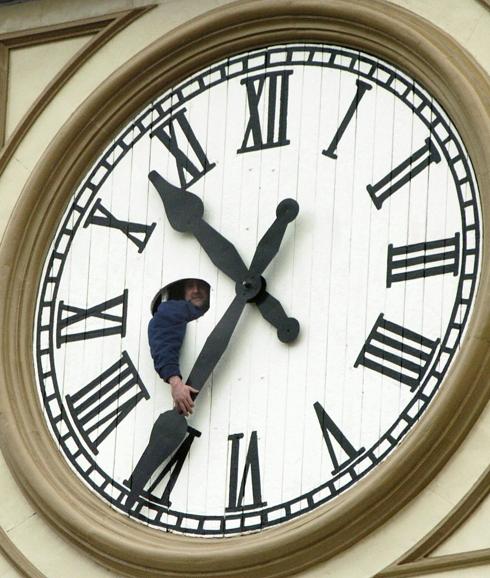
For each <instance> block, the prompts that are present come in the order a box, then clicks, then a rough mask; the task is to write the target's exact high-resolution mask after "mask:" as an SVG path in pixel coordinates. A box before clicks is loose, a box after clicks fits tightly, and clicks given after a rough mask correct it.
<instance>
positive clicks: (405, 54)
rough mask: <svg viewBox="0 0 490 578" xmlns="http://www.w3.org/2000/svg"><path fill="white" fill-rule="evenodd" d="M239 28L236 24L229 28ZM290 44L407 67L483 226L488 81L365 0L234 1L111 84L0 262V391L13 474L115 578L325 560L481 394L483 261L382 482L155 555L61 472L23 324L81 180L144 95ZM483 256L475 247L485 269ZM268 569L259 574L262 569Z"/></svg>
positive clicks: (392, 496) (416, 473) (241, 570)
mask: <svg viewBox="0 0 490 578" xmlns="http://www.w3.org/2000/svg"><path fill="white" fill-rule="evenodd" d="M236 22H239V23H240V27H236V28H235V27H234V24H235V23H236ZM361 23H362V24H361ZM216 30H219V31H220V32H219V33H216V32H215V31H216ZM414 31H416V32H414ZM286 40H291V41H299V40H308V41H322V42H323V41H325V42H332V43H338V44H347V45H351V46H357V47H359V48H360V49H363V50H366V51H371V52H373V53H375V54H377V55H378V56H380V57H381V58H386V59H387V60H390V61H391V62H393V63H394V64H396V65H398V66H400V67H401V68H404V69H406V70H407V72H408V73H409V74H411V75H413V76H414V77H415V78H417V80H419V81H420V82H421V83H422V84H424V85H425V86H426V88H427V89H428V90H429V91H430V92H432V93H433V94H434V95H435V96H436V98H437V99H438V100H439V101H440V102H441V104H442V105H443V106H444V108H445V109H446V110H447V112H448V113H449V115H450V116H451V118H452V120H453V122H454V123H455V124H456V126H457V128H458V130H459V131H460V133H461V135H462V137H463V138H464V140H465V144H466V147H467V149H468V151H469V154H470V155H471V158H472V161H473V163H474V167H475V171H476V175H477V179H478V181H479V187H480V191H481V194H482V207H483V220H484V221H486V220H487V219H488V215H489V210H490V209H489V202H488V199H487V198H486V197H485V195H486V194H487V195H488V193H489V192H490V171H489V169H488V167H490V153H489V152H488V150H486V143H487V142H488V138H489V135H490V110H489V102H488V101H489V94H490V90H489V82H488V78H487V77H486V76H485V75H484V73H483V72H482V71H481V70H480V69H479V68H478V66H477V65H476V64H475V63H474V61H473V60H472V59H471V58H469V57H468V56H467V55H466V54H465V53H463V52H462V51H461V49H460V48H459V47H458V46H456V45H455V43H454V41H452V40H451V39H450V38H449V37H447V36H446V35H445V34H443V33H441V31H439V30H438V29H436V28H434V27H433V26H431V25H430V24H428V23H427V22H425V21H423V20H421V19H419V18H417V17H415V16H413V14H411V13H408V12H407V11H405V10H403V9H400V8H396V7H395V6H393V5H391V4H386V3H384V2H374V1H367V0H363V1H361V2H357V3H355V4H352V3H347V2H345V1H339V0H337V1H333V2H329V3H328V5H326V3H325V2H321V1H302V0H299V1H296V2H286V1H281V0H268V1H267V2H266V3H265V2H262V1H257V0H255V1H252V2H240V3H237V4H232V5H229V6H227V7H225V8H221V9H219V11H218V10H217V11H214V12H210V13H208V14H207V15H205V16H203V17H201V18H199V19H196V20H195V21H193V22H190V23H188V24H187V25H185V26H183V27H181V28H180V29H177V30H175V31H174V32H172V33H171V34H169V35H167V36H166V37H165V38H162V39H160V40H159V41H157V42H156V43H155V44H153V45H152V46H150V47H149V48H147V49H146V50H145V51H143V53H141V54H140V55H138V56H137V57H135V58H134V59H133V60H131V61H130V62H129V63H128V64H127V65H125V66H124V67H122V68H121V69H120V70H119V71H118V72H116V73H115V74H114V75H113V76H111V78H110V79H109V80H108V81H106V82H105V83H104V84H103V85H102V86H101V87H100V88H99V89H98V90H97V91H96V92H95V93H94V94H93V96H92V97H91V98H90V99H89V100H88V101H87V102H86V103H85V104H84V105H83V106H82V107H81V108H80V109H79V111H78V112H77V113H76V114H75V115H74V117H73V119H72V120H71V121H70V122H69V123H68V125H67V126H66V127H65V129H64V130H63V133H62V134H60V135H59V137H58V138H57V139H55V141H54V142H53V144H52V146H51V147H50V148H49V150H48V151H47V152H46V154H45V156H44V159H43V163H42V164H41V165H40V168H39V169H38V170H37V171H36V172H35V173H33V175H32V177H31V179H30V181H29V183H28V185H27V187H26V188H25V190H24V192H23V195H22V197H21V200H20V202H19V204H18V207H17V209H16V211H15V214H14V216H13V218H12V221H11V223H10V226H9V228H8V231H7V234H6V239H7V240H6V242H5V244H4V247H3V249H2V253H1V255H0V259H1V265H2V269H3V270H4V271H10V274H9V275H6V276H5V278H3V279H2V287H1V291H2V295H3V297H4V300H3V303H8V304H9V307H8V309H7V308H6V307H5V309H4V310H3V311H2V321H3V324H2V328H3V329H2V335H1V339H2V343H1V344H0V347H1V351H2V356H3V358H2V367H1V371H2V375H1V378H2V381H3V382H4V383H6V384H7V386H8V391H7V392H6V393H4V392H3V391H2V397H3V399H2V407H4V408H5V419H4V423H3V424H2V434H3V450H4V452H5V455H6V457H7V459H8V461H9V464H10V465H11V467H12V469H13V471H14V473H15V474H16V476H17V478H18V479H19V481H20V482H21V484H22V485H23V487H24V489H25V491H26V492H27V493H28V494H29V495H30V496H31V497H32V499H33V500H34V502H35V503H36V504H37V505H38V506H39V508H40V509H41V510H42V511H43V512H44V513H45V515H47V517H48V518H49V519H50V520H51V521H52V523H54V525H55V526H56V527H58V529H59V530H61V531H62V532H63V533H65V534H66V535H68V536H69V537H71V538H72V539H73V540H75V541H76V542H77V543H78V545H79V546H81V547H82V548H84V549H85V550H87V551H89V552H90V553H91V554H92V555H95V556H96V557H97V558H98V559H99V560H100V561H102V562H103V563H104V564H105V565H106V566H109V567H111V568H112V569H113V570H115V571H118V570H120V571H124V572H127V573H131V574H133V575H144V572H145V571H144V570H143V568H144V567H148V566H150V567H152V568H154V572H155V575H168V576H193V575H199V576H206V575H209V576H219V575H222V576H233V575H237V576H238V575H239V576H260V575H268V576H272V575H274V576H280V575H285V574H289V573H290V572H291V571H292V570H293V569H295V570H296V571H299V570H300V569H301V568H303V567H305V566H307V565H310V564H314V563H316V562H318V561H320V560H322V559H326V558H328V557H330V556H332V555H333V554H335V553H337V552H339V551H341V550H343V549H345V548H346V547H347V546H349V545H350V544H352V543H354V542H355V541H357V540H359V539H360V538H361V537H362V536H364V535H366V534H367V533H368V532H369V531H370V530H372V529H374V528H375V527H376V526H377V525H379V524H381V523H382V522H383V521H384V520H386V519H387V518H388V517H389V516H390V515H392V514H394V513H395V512H396V511H398V510H399V509H400V508H401V507H402V506H403V505H404V504H405V503H407V501H408V500H409V499H410V498H412V497H413V496H414V495H415V494H416V493H417V492H418V491H419V490H420V489H422V487H424V485H426V484H427V483H428V482H429V480H430V479H431V478H432V477H433V476H434V475H435V473H436V472H437V471H438V469H440V468H441V467H442V465H443V464H444V463H445V462H446V461H447V459H448V458H449V457H450V456H451V454H452V453H453V452H454V450H455V449H456V448H457V446H458V444H459V443H460V441H461V440H462V439H463V438H464V436H465V434H466V433H467V431H468V429H469V428H470V427H471V425H472V424H473V422H474V420H475V419H476V417H477V416H478V414H479V412H480V411H481V409H482V408H483V405H484V403H485V402H486V400H487V397H488V383H487V381H488V378H487V377H486V375H487V374H488V373H489V369H490V360H489V354H488V351H487V350H488V339H489V337H490V328H489V321H490V315H489V313H490V312H489V309H488V307H489V305H488V304H487V303H485V302H484V301H485V299H484V298H483V297H484V296H485V295H486V294H487V293H488V283H489V279H488V276H489V271H488V266H485V263H484V264H483V270H482V276H481V280H480V290H479V296H478V298H477V303H476V308H475V309H476V310H475V313H474V315H473V320H472V322H471V324H470V327H469V328H468V332H467V337H466V341H465V345H464V346H465V348H466V350H467V351H466V354H465V355H464V356H462V358H461V359H460V360H459V361H458V362H457V364H456V365H455V367H454V370H453V371H452V374H451V375H450V377H449V378H448V380H447V382H446V387H445V391H442V392H441V394H440V395H439V396H438V397H439V399H438V400H437V402H436V403H435V404H434V406H433V407H432V408H430V409H429V411H428V412H427V414H426V415H425V416H424V418H423V419H422V420H421V423H420V424H419V425H418V427H417V428H416V431H415V432H414V433H413V434H411V435H410V436H409V439H408V440H407V441H406V442H405V443H404V444H403V446H402V447H401V448H399V450H398V451H397V452H396V453H395V455H393V456H392V457H391V458H390V459H389V460H387V462H386V464H384V466H383V467H381V468H379V470H380V471H378V472H375V473H374V474H373V475H372V476H370V477H369V478H368V479H366V480H364V481H363V482H362V483H361V484H359V487H358V488H356V489H354V490H353V491H351V492H349V494H348V495H346V496H344V497H341V498H339V499H338V500H336V501H335V502H334V503H332V504H331V505H330V506H327V507H326V508H324V509H322V510H321V511H320V512H315V513H312V514H311V515H308V516H306V517H305V518H301V519H300V520H298V521H295V522H292V523H290V524H286V525H285V526H284V527H281V528H278V529H277V530H270V531H267V532H266V533H265V534H263V535H261V536H253V535H252V536H246V537H241V538H233V539H227V540H226V541H223V540H216V541H214V540H213V541H206V543H205V544H201V543H196V542H195V541H193V540H191V539H189V538H183V537H180V536H168V537H167V536H166V537H164V544H165V548H164V549H163V548H162V547H161V546H162V537H161V535H160V534H158V533H156V532H154V531H152V530H146V529H144V528H139V527H138V528H136V527H135V524H133V523H131V522H130V521H125V520H124V518H122V517H121V516H120V515H118V514H115V513H113V512H112V511H110V510H109V508H107V507H105V506H104V505H103V504H101V503H99V501H98V500H97V499H96V498H95V497H94V496H92V495H91V494H90V493H89V492H88V491H85V490H83V489H82V488H81V486H80V485H79V483H78V481H77V480H76V478H75V477H74V475H73V474H72V473H71V472H70V471H68V470H67V469H66V467H65V466H64V464H63V463H62V461H61V458H60V456H59V454H58V452H57V450H56V448H54V447H53V444H52V441H51V438H50V436H49V433H48V432H47V430H46V427H45V425H44V423H43V421H42V416H41V414H40V410H39V406H38V401H37V397H36V393H35V388H34V376H33V368H32V367H31V359H32V355H31V347H32V345H31V327H32V320H33V316H34V305H35V288H36V287H37V284H38V280H39V277H40V274H41V267H40V264H41V263H42V262H43V260H44V256H45V252H46V250H47V247H48V244H49V241H50V235H51V234H52V231H53V230H54V227H55V226H56V222H57V219H58V216H59V214H60V212H61V211H62V210H63V208H64V206H65V204H66V202H67V200H68V197H69V194H70V193H71V191H72V190H73V188H74V187H75V185H76V183H77V179H78V178H79V175H80V174H82V173H83V169H84V168H86V167H87V166H88V165H89V163H90V162H92V161H93V160H94V158H95V157H96V155H97V153H98V152H99V151H100V150H101V149H102V148H103V146H104V145H105V144H106V143H107V141H108V139H109V138H110V136H111V135H112V134H113V133H114V132H115V131H116V130H117V128H118V127H119V126H120V125H121V124H122V123H123V122H124V120H126V119H127V118H128V117H129V116H130V115H131V114H133V113H134V112H136V111H137V110H138V109H139V108H141V106H142V105H143V104H145V103H146V102H148V101H149V99H150V98H151V96H152V95H153V94H155V93H157V92H158V91H161V90H162V89H163V88H164V87H166V86H169V85H171V84H173V83H175V82H178V81H179V80H180V79H182V78H184V77H185V76H187V75H189V74H191V73H192V72H195V71H196V70H198V69H199V68H202V67H203V66H205V65H206V64H207V63H209V62H211V61H214V60H218V59H219V58H222V57H223V56H225V55H226V54H229V53H236V52H238V51H241V50H246V49H248V48H252V47H258V46H265V45H267V44H269V43H273V42H284V41H286ZM448 54H451V59H448V57H447V55H448ZM128 81H130V82H128ZM485 99H486V102H485ZM88 120H93V122H90V123H89V122H88ZM74 135H76V138H74ZM487 250H488V241H486V239H484V244H483V252H484V261H485V255H486V251H487ZM12 263H15V266H14V267H13V268H12ZM18 352H20V355H19V353H18ZM19 358H20V362H19ZM128 552H129V554H128ZM131 559H132V561H133V563H131V562H130V560H131ZM251 561H252V562H251ZM265 562H268V566H266V567H262V568H261V567H260V566H259V565H260V564H261V563H265ZM245 568H246V569H245ZM203 569H205V570H204V572H207V573H203Z"/></svg>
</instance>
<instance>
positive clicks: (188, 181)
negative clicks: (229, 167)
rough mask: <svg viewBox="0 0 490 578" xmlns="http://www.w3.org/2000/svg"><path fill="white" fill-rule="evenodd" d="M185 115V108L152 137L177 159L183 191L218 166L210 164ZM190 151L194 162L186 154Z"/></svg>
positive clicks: (161, 126)
mask: <svg viewBox="0 0 490 578" xmlns="http://www.w3.org/2000/svg"><path fill="white" fill-rule="evenodd" d="M185 113H186V109H185V108H183V109H181V110H179V111H178V112H176V113H175V114H174V115H173V116H172V117H170V118H169V119H168V120H166V121H165V122H164V123H163V124H161V125H160V126H159V127H158V128H157V129H155V130H154V131H153V132H152V134H151V136H152V137H153V136H156V137H157V138H158V140H159V141H160V142H161V143H162V144H163V145H164V146H165V147H166V148H167V149H168V151H169V152H170V153H171V154H172V156H173V157H174V158H175V163H176V165H177V171H178V174H179V181H180V186H181V188H182V189H187V188H188V187H190V186H192V185H193V184H194V183H195V182H197V181H198V180H199V179H200V178H201V177H203V176H204V175H205V174H206V173H207V172H209V171H210V170H211V169H212V168H214V167H215V166H216V163H210V162H209V160H208V158H207V156H206V153H205V152H204V150H203V148H202V146H201V144H200V143H199V141H198V140H197V137H196V135H195V134H194V131H193V130H192V127H191V125H190V124H189V121H188V120H187V117H186V115H185ZM176 128H178V129H179V132H178V134H179V136H177V131H176ZM179 140H181V141H182V144H181V146H179V142H178V141H179ZM189 149H190V150H192V152H193V155H194V157H195V158H194V161H192V160H191V159H190V158H189V155H188V153H187V152H184V150H187V151H188V150H189Z"/></svg>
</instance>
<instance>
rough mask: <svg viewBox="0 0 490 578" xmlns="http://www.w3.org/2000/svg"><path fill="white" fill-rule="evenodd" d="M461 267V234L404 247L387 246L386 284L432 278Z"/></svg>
mask: <svg viewBox="0 0 490 578" xmlns="http://www.w3.org/2000/svg"><path fill="white" fill-rule="evenodd" d="M458 270H459V233H456V234H455V235H454V237H451V238H449V239H439V240H437V241H428V242H426V243H414V244H413V245H404V246H403V247H393V245H392V244H390V245H388V266H387V274H386V286H387V287H391V285H392V283H397V282H399V281H407V280H408V279H419V278H421V277H432V276H434V275H444V274H445V273H452V274H453V275H457V274H458Z"/></svg>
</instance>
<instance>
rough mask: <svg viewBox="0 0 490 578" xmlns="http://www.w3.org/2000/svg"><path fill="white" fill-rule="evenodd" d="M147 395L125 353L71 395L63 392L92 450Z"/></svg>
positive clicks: (93, 450) (95, 449)
mask: <svg viewBox="0 0 490 578" xmlns="http://www.w3.org/2000/svg"><path fill="white" fill-rule="evenodd" d="M149 397H150V395H149V393H148V391H147V389H146V387H145V386H144V384H143V382H142V381H141V379H140V377H139V375H138V372H137V371H136V368H135V367H134V365H133V363H132V361H131V359H130V357H129V355H128V354H127V352H126V351H123V352H122V354H121V358H120V359H119V360H118V361H116V363H114V365H111V367H109V369H107V370H106V371H104V372H103V373H102V374H101V375H99V376H98V377H96V378H95V379H94V380H93V381H91V382H90V383H89V384H88V385H86V386H85V387H83V388H82V389H81V390H80V391H78V392H77V393H75V394H74V395H67V396H66V404H67V406H68V409H69V411H70V414H71V416H72V418H73V421H74V423H75V425H76V427H77V429H78V430H79V432H80V434H81V436H82V437H83V439H84V440H85V442H86V444H87V445H88V447H89V448H90V449H91V450H92V452H93V453H94V454H97V453H98V451H99V450H98V446H99V445H100V444H101V443H102V442H103V441H104V440H105V439H106V437H107V436H108V435H109V434H110V433H111V432H112V431H113V430H114V429H115V428H116V427H117V426H118V425H119V424H120V423H121V422H122V421H123V420H124V419H125V418H126V417H127V416H128V415H129V414H130V413H131V411H133V409H134V408H135V407H136V405H137V404H138V403H139V402H140V401H141V400H142V399H143V398H145V399H149Z"/></svg>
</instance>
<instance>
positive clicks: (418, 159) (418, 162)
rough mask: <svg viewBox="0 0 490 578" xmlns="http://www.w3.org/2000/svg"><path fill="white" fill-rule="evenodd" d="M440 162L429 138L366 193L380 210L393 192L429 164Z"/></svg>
mask: <svg viewBox="0 0 490 578" xmlns="http://www.w3.org/2000/svg"><path fill="white" fill-rule="evenodd" d="M440 160H441V155H440V154H439V152H438V150H437V148H436V146H435V145H434V143H433V142H432V141H431V139H430V138H428V139H426V140H425V144H424V145H423V146H421V147H420V148H419V149H418V150H417V151H415V152H414V153H413V155H411V156H410V157H408V159H406V160H404V161H403V162H402V163H400V164H399V165H398V166H397V167H395V168H394V169H393V170H392V171H390V172H389V173H388V174H387V175H386V176H385V177H383V178H382V179H381V180H380V181H378V182H377V183H376V184H375V185H368V186H367V187H366V189H367V192H368V193H369V195H370V196H371V199H372V201H373V203H374V205H375V207H376V208H377V209H381V207H382V206H383V203H384V202H385V201H386V199H387V198H388V197H390V196H391V195H392V194H393V193H394V192H396V191H398V189H400V188H401V187H403V185H405V184H406V183H408V182H409V181H411V180H412V179H413V178H414V177H415V176H417V175H418V174H419V173H421V172H422V171H423V170H424V169H426V168H427V167H428V166H429V165H430V164H431V163H438V162H439V161H440Z"/></svg>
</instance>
